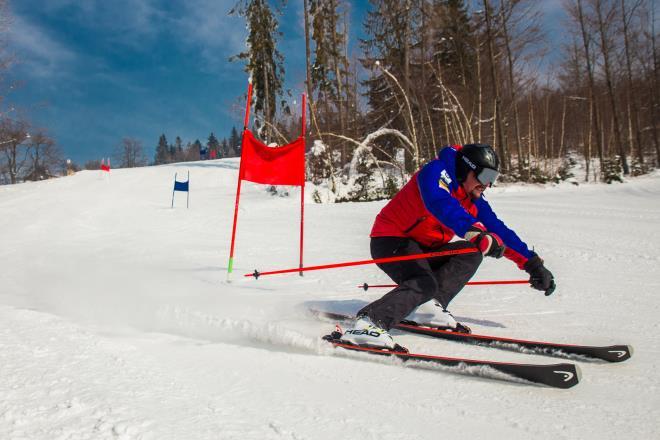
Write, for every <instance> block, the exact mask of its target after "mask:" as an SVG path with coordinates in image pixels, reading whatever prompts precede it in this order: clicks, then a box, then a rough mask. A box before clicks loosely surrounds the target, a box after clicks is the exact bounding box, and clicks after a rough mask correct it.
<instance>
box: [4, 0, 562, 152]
mask: <svg viewBox="0 0 660 440" xmlns="http://www.w3.org/2000/svg"><path fill="white" fill-rule="evenodd" d="M234 4H235V0H185V1H183V0H181V1H172V0H112V1H108V0H11V1H10V11H11V15H12V21H13V22H12V24H11V32H10V50H11V51H12V52H13V53H14V54H15V57H16V60H17V64H16V65H14V66H13V68H12V70H11V75H10V77H12V78H14V79H20V85H19V87H17V88H15V89H13V91H12V92H11V93H10V94H9V95H8V96H7V99H6V100H5V105H10V104H11V105H15V106H16V108H17V110H15V112H17V113H18V112H21V113H25V114H26V115H27V117H28V118H29V119H30V120H31V121H32V122H33V124H34V125H35V126H38V127H45V128H46V129H48V131H49V133H50V134H51V135H52V136H53V137H54V138H55V139H56V141H57V142H58V144H59V145H60V147H61V148H62V150H63V152H64V154H65V156H66V157H68V158H71V159H73V160H74V161H75V162H77V163H79V164H83V163H84V162H85V161H87V160H92V159H100V158H101V157H107V156H109V155H110V154H111V152H112V149H113V147H114V146H115V145H117V144H119V142H120V141H121V139H122V138H123V137H134V138H137V139H139V140H141V141H142V143H143V146H144V148H145V151H146V152H147V155H148V157H149V158H152V156H153V152H154V149H155V145H156V143H157V141H158V137H159V136H160V134H161V133H165V135H166V136H167V138H168V140H169V141H170V142H173V141H174V138H175V137H176V136H181V138H182V139H183V140H184V142H187V141H194V140H195V139H200V140H201V141H202V142H205V141H206V138H207V137H208V135H209V133H211V132H214V133H215V134H216V136H218V137H220V138H222V137H226V136H228V135H229V131H230V130H231V127H232V126H236V127H237V128H238V129H240V126H241V125H242V116H243V106H244V103H243V102H242V101H241V100H240V96H241V94H242V93H244V91H245V88H246V82H247V77H246V74H245V73H244V72H243V66H242V65H241V64H240V63H229V62H228V61H227V59H228V57H229V56H231V55H234V54H236V53H238V52H240V51H242V50H244V41H245V36H246V30H245V22H244V20H243V19H242V18H240V17H234V16H232V17H229V16H228V15H227V12H228V11H229V9H231V7H232V6H233V5H234ZM366 4H367V2H366V0H362V1H355V2H353V3H352V6H351V24H350V28H351V29H350V32H351V35H352V42H351V45H352V46H353V47H355V45H356V42H357V37H356V33H359V32H360V31H361V29H360V27H361V20H362V16H363V15H364V10H365V8H366ZM558 4H559V0H546V1H545V4H544V8H545V9H546V10H547V11H546V12H548V20H546V21H547V23H549V25H551V26H553V23H556V17H555V14H556V13H557V10H558V9H557V8H556V5H558ZM284 13H285V15H284V17H280V24H281V31H282V32H283V33H284V37H283V39H282V40H281V43H280V50H281V51H282V52H283V53H284V55H285V63H286V64H285V69H286V83H287V84H286V86H287V88H289V89H291V90H292V92H293V93H294V95H297V96H299V95H300V93H301V92H302V91H303V81H304V55H305V46H304V39H303V29H302V0H289V1H288V2H287V5H286V8H285V10H284Z"/></svg>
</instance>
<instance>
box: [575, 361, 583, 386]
mask: <svg viewBox="0 0 660 440" xmlns="http://www.w3.org/2000/svg"><path fill="white" fill-rule="evenodd" d="M580 382H582V369H580V366H579V365H576V366H575V384H576V385H577V384H578V383H580Z"/></svg>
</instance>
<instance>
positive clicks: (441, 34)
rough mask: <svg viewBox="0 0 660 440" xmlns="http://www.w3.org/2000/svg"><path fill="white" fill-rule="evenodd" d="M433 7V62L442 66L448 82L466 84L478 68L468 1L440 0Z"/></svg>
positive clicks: (444, 77) (450, 83) (465, 85)
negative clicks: (434, 20)
mask: <svg viewBox="0 0 660 440" xmlns="http://www.w3.org/2000/svg"><path fill="white" fill-rule="evenodd" d="M434 9H435V10H434V15H435V19H436V20H437V21H436V22H435V23H434V24H433V27H434V29H432V34H433V41H434V50H433V61H434V64H436V65H439V66H440V67H441V68H442V74H443V80H444V81H445V83H447V84H449V85H452V84H457V85H461V86H463V87H467V86H468V85H470V83H471V81H472V78H473V75H474V73H473V72H475V70H476V69H475V64H476V62H475V57H476V55H475V48H474V47H473V44H472V41H473V36H472V26H471V24H470V17H469V16H468V11H467V5H466V3H465V0H441V1H439V2H437V3H436V4H435V6H434Z"/></svg>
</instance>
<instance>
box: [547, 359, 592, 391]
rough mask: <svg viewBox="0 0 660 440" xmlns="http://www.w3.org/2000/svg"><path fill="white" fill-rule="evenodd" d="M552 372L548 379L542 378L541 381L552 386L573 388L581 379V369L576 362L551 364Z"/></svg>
mask: <svg viewBox="0 0 660 440" xmlns="http://www.w3.org/2000/svg"><path fill="white" fill-rule="evenodd" d="M551 368H552V372H553V373H554V374H555V375H554V376H552V378H551V379H549V380H548V381H546V380H542V381H540V382H541V383H543V384H545V385H549V386H551V387H554V388H563V389H567V388H573V387H574V386H575V385H577V384H579V383H580V381H581V380H582V370H581V369H580V367H579V366H578V365H576V364H557V365H552V366H551Z"/></svg>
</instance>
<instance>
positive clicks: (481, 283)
mask: <svg viewBox="0 0 660 440" xmlns="http://www.w3.org/2000/svg"><path fill="white" fill-rule="evenodd" d="M492 284H529V281H528V280H501V281H470V282H469V283H467V285H468V286H484V285H492ZM357 287H358V289H364V290H369V289H377V288H381V287H390V288H394V287H398V284H367V283H364V284H362V285H361V286H357Z"/></svg>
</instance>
